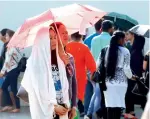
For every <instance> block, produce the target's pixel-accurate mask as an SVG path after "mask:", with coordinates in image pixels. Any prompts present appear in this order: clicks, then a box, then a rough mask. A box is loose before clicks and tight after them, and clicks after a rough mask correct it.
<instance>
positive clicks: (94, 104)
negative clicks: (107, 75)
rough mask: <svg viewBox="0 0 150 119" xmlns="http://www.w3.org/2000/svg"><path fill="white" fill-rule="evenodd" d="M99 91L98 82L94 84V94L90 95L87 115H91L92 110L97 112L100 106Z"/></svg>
mask: <svg viewBox="0 0 150 119" xmlns="http://www.w3.org/2000/svg"><path fill="white" fill-rule="evenodd" d="M100 103H101V91H100V87H99V84H98V83H96V84H94V94H93V96H92V99H91V102H90V105H89V108H88V112H87V115H92V114H93V113H94V112H97V111H98V109H100V108H101V105H100Z"/></svg>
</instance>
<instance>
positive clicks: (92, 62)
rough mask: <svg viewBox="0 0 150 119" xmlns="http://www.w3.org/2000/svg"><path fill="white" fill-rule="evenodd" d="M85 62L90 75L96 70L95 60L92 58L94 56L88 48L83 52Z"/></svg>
mask: <svg viewBox="0 0 150 119" xmlns="http://www.w3.org/2000/svg"><path fill="white" fill-rule="evenodd" d="M85 53H86V54H85V64H86V67H87V69H88V70H89V71H90V72H91V75H93V73H94V72H95V71H96V62H95V60H94V57H93V56H92V54H91V52H90V50H89V49H88V47H87V49H86V52H85Z"/></svg>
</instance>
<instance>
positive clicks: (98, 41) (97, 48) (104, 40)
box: [91, 32, 111, 61]
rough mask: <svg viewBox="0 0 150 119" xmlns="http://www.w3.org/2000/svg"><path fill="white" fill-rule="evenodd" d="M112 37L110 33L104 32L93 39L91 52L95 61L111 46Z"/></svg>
mask: <svg viewBox="0 0 150 119" xmlns="http://www.w3.org/2000/svg"><path fill="white" fill-rule="evenodd" d="M110 39H111V36H110V34H109V33H108V32H102V33H101V34H100V35H98V36H96V37H94V38H93V40H92V43H91V52H92V55H93V56H94V59H95V61H97V58H98V56H99V54H100V52H101V50H102V49H103V48H104V47H105V46H107V45H109V44H110Z"/></svg>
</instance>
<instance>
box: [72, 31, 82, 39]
mask: <svg viewBox="0 0 150 119" xmlns="http://www.w3.org/2000/svg"><path fill="white" fill-rule="evenodd" d="M82 37H83V36H82V35H81V34H79V32H76V33H74V34H72V35H71V38H72V39H73V40H74V41H79V40H80V39H81V38H82Z"/></svg>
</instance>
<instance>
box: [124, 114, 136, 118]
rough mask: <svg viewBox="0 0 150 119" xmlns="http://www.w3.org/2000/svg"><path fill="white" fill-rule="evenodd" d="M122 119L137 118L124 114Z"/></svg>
mask: <svg viewBox="0 0 150 119" xmlns="http://www.w3.org/2000/svg"><path fill="white" fill-rule="evenodd" d="M124 119H137V117H135V116H133V115H132V114H124Z"/></svg>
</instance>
